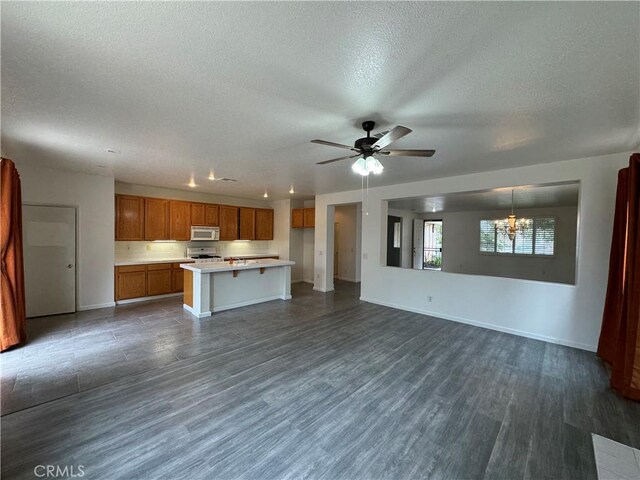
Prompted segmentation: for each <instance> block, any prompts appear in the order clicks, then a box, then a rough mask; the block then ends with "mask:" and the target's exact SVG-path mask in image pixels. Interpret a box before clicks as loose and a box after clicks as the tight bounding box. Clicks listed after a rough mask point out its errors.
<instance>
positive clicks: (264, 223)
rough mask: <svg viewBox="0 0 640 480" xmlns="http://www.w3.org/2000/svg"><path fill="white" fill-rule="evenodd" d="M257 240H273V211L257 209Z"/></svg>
mask: <svg viewBox="0 0 640 480" xmlns="http://www.w3.org/2000/svg"><path fill="white" fill-rule="evenodd" d="M256 240H273V210H271V209H270V208H256Z"/></svg>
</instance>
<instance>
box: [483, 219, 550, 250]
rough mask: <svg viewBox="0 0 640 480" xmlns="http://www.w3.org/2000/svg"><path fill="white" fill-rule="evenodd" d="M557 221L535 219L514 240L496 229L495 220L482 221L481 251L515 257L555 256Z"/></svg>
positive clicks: (519, 231)
mask: <svg viewBox="0 0 640 480" xmlns="http://www.w3.org/2000/svg"><path fill="white" fill-rule="evenodd" d="M555 234H556V219H555V218H554V217H535V218H533V222H532V223H531V224H530V225H529V226H527V227H525V228H524V230H518V233H517V234H516V236H515V238H514V239H513V240H510V239H509V236H508V235H507V234H506V233H504V232H502V231H499V230H498V229H497V228H496V223H495V220H489V219H487V220H480V251H481V252H486V253H505V254H513V255H553V254H554V253H555V241H556V235H555Z"/></svg>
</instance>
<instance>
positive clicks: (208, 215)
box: [204, 205, 220, 227]
mask: <svg viewBox="0 0 640 480" xmlns="http://www.w3.org/2000/svg"><path fill="white" fill-rule="evenodd" d="M219 213H220V208H219V207H218V205H205V207H204V224H205V225H206V226H207V227H218V226H220V216H219Z"/></svg>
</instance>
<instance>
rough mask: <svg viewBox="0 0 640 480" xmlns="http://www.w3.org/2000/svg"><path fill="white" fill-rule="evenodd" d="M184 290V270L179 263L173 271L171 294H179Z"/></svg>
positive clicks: (175, 264)
mask: <svg viewBox="0 0 640 480" xmlns="http://www.w3.org/2000/svg"><path fill="white" fill-rule="evenodd" d="M183 290H184V270H183V269H182V268H180V264H179V263H174V264H173V268H172V270H171V292H172V293H178V292H182V291H183Z"/></svg>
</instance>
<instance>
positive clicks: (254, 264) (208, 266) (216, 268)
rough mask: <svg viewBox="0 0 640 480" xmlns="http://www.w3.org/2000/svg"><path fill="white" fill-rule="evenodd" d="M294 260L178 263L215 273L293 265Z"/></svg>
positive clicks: (184, 266)
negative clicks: (240, 262) (241, 262)
mask: <svg viewBox="0 0 640 480" xmlns="http://www.w3.org/2000/svg"><path fill="white" fill-rule="evenodd" d="M295 264H296V262H292V261H290V260H275V259H273V258H264V259H261V260H251V261H250V262H248V263H247V264H246V265H242V264H237V263H234V264H233V265H230V264H229V262H211V263H188V264H182V265H180V266H181V267H182V268H184V269H185V270H191V271H192V272H199V273H216V272H230V271H233V270H249V269H252V268H269V267H286V266H291V265H295Z"/></svg>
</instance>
